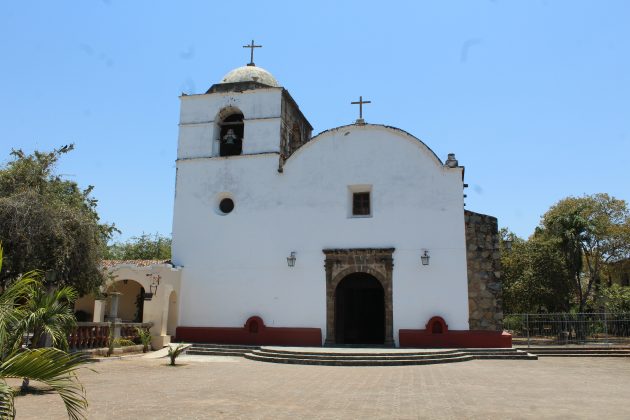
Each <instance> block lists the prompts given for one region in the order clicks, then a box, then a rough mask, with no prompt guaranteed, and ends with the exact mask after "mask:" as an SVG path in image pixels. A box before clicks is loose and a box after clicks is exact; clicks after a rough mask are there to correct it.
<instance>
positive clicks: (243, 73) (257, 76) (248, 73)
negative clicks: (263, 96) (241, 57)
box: [220, 64, 280, 87]
mask: <svg viewBox="0 0 630 420" xmlns="http://www.w3.org/2000/svg"><path fill="white" fill-rule="evenodd" d="M243 82H256V83H260V84H262V85H266V86H270V87H280V85H279V84H278V81H277V80H276V78H275V77H273V75H272V74H271V73H269V72H268V71H267V70H265V69H263V68H262V67H256V66H255V65H253V64H248V65H247V66H243V67H239V68H236V69H234V70H232V71H231V72H229V73H228V74H226V75H225V76H223V79H221V82H220V83H243Z"/></svg>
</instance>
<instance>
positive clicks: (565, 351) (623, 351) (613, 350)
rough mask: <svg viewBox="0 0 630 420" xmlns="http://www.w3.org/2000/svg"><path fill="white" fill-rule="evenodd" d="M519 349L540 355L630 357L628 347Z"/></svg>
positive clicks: (629, 348)
mask: <svg viewBox="0 0 630 420" xmlns="http://www.w3.org/2000/svg"><path fill="white" fill-rule="evenodd" d="M521 350H524V351H527V352H529V353H532V354H535V355H537V356H540V357H630V347H571V346H564V347H549V346H545V347H530V348H522V349H521Z"/></svg>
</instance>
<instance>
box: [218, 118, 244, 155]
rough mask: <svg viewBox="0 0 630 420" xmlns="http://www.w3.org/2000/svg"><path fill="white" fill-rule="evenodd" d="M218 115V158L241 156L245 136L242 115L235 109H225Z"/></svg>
mask: <svg viewBox="0 0 630 420" xmlns="http://www.w3.org/2000/svg"><path fill="white" fill-rule="evenodd" d="M219 115H220V121H219V156H236V155H240V154H242V153H243V137H244V135H245V124H244V122H243V120H244V116H243V113H242V112H241V111H239V110H238V109H236V108H226V109H223V110H222V111H221V112H220V113H219Z"/></svg>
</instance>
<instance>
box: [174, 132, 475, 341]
mask: <svg viewBox="0 0 630 420" xmlns="http://www.w3.org/2000/svg"><path fill="white" fill-rule="evenodd" d="M184 130H185V129H182V131H184ZM196 135H198V136H199V137H198V138H196V139H187V140H186V142H188V144H196V145H198V146H197V148H198V149H199V148H201V146H199V145H201V144H202V143H204V142H210V139H209V138H208V137H204V136H203V135H202V134H201V133H197V134H196ZM186 136H193V134H192V133H186V134H183V133H180V141H181V140H182V138H183V137H186ZM247 141H248V138H247V134H246V136H245V139H244V147H245V148H246V147H247V146H246V145H247ZM275 141H276V142H279V137H276V139H275ZM180 149H182V145H181V144H180ZM180 156H187V154H186V153H184V152H183V151H182V150H180ZM277 167H278V155H277V154H275V153H274V154H263V155H254V156H251V155H250V156H247V155H243V156H236V157H229V158H213V159H180V160H178V163H177V170H178V177H177V185H176V189H177V190H176V199H175V213H174V223H173V262H174V263H175V264H176V265H181V266H184V267H185V268H184V269H183V272H182V288H181V294H179V296H180V299H179V301H180V317H179V325H183V326H217V327H239V326H242V325H243V324H244V322H245V320H246V319H247V318H248V317H250V316H253V315H258V316H261V317H262V318H263V320H264V321H265V322H266V323H267V324H268V325H270V326H281V327H316V328H321V330H322V335H323V336H324V337H325V335H326V331H325V328H326V326H325V325H326V298H325V273H324V255H323V253H322V249H325V248H385V247H394V248H396V251H395V253H394V272H393V276H394V277H393V311H394V334H395V338H396V341H397V340H398V337H397V335H398V330H399V329H401V328H415V329H417V328H424V324H425V323H426V322H427V321H428V319H429V318H430V317H431V316H434V315H439V316H442V317H443V318H444V319H445V320H446V322H447V323H448V324H449V328H450V329H452V330H466V329H468V286H467V274H466V253H465V251H466V250H465V235H464V214H463V185H462V170H463V169H462V168H447V167H444V166H442V164H441V163H440V162H439V160H438V159H437V158H436V157H435V155H434V154H433V153H432V152H431V151H430V150H429V149H428V148H427V147H426V146H425V145H424V144H423V143H421V142H420V141H419V140H417V139H415V138H413V137H411V136H410V135H408V134H406V133H404V132H402V131H400V130H396V129H391V128H387V127H383V126H373V125H367V126H357V125H352V126H346V127H340V128H338V129H334V130H330V131H328V132H326V133H323V134H321V135H320V136H318V137H317V138H316V139H314V140H312V141H311V142H310V143H308V144H307V145H305V146H303V147H302V148H301V149H299V150H298V151H297V152H296V153H295V154H294V155H293V156H292V157H291V158H290V159H289V160H288V161H287V162H286V164H285V166H284V172H283V173H278V171H277ZM352 185H362V186H365V185H369V186H371V187H370V188H371V191H372V200H373V201H372V217H368V218H351V217H348V215H349V211H348V205H349V202H348V201H349V200H348V187H349V186H352ZM225 192H228V193H229V194H230V195H231V196H232V197H233V199H234V202H235V208H234V211H233V212H232V213H230V214H229V215H220V214H219V213H218V212H217V211H216V206H217V195H218V194H220V193H225ZM423 249H428V250H429V252H430V256H431V260H430V265H428V266H422V265H421V263H420V254H421V252H422V250H423ZM291 251H296V252H297V263H296V265H295V267H294V268H289V267H288V266H287V263H286V257H287V256H288V255H289V253H290V252H291Z"/></svg>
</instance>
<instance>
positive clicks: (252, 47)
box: [243, 39, 262, 66]
mask: <svg viewBox="0 0 630 420" xmlns="http://www.w3.org/2000/svg"><path fill="white" fill-rule="evenodd" d="M243 48H249V49H250V53H251V55H250V59H249V64H247V65H248V66H255V65H256V64H254V48H262V45H255V44H254V40H253V39H252V43H251V44H250V45H243Z"/></svg>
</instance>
